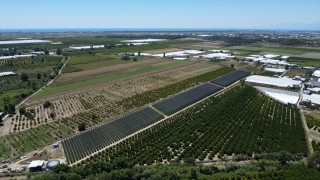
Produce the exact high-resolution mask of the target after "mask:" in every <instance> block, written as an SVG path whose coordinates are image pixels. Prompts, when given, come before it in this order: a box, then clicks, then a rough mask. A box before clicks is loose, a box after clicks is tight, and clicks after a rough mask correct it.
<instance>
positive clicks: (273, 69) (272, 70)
mask: <svg viewBox="0 0 320 180" xmlns="http://www.w3.org/2000/svg"><path fill="white" fill-rule="evenodd" d="M264 70H266V71H271V72H280V73H282V72H284V71H286V70H285V69H281V68H264Z"/></svg>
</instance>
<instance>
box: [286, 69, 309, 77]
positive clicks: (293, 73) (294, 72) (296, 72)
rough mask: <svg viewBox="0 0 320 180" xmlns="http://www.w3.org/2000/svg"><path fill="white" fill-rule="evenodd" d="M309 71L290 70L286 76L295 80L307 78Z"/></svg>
mask: <svg viewBox="0 0 320 180" xmlns="http://www.w3.org/2000/svg"><path fill="white" fill-rule="evenodd" d="M306 72H307V70H306V69H299V68H290V69H289V70H288V71H286V73H285V74H284V76H289V77H290V78H294V77H295V76H305V75H306Z"/></svg>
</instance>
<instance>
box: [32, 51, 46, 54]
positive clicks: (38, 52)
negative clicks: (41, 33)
mask: <svg viewBox="0 0 320 180" xmlns="http://www.w3.org/2000/svg"><path fill="white" fill-rule="evenodd" d="M31 54H44V51H34V52H31Z"/></svg>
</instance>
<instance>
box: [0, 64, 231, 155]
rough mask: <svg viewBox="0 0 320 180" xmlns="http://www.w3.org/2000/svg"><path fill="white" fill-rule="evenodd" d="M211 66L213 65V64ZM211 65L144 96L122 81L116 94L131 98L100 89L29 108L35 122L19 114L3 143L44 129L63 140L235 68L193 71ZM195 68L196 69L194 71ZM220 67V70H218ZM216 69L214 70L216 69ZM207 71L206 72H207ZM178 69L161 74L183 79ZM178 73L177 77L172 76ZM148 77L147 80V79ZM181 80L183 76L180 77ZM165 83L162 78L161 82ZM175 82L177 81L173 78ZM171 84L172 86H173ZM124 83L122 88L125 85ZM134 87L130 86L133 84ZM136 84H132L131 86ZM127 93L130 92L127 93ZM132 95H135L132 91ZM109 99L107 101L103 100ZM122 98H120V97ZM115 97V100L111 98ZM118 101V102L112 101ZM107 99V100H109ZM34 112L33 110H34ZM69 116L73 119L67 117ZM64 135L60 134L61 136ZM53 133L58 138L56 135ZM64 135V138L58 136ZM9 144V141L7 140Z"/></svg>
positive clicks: (12, 150)
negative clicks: (79, 129)
mask: <svg viewBox="0 0 320 180" xmlns="http://www.w3.org/2000/svg"><path fill="white" fill-rule="evenodd" d="M210 64H211V63H210ZM207 66H208V64H207V63H205V64H201V63H197V64H195V65H193V66H192V67H191V66H187V67H185V68H182V69H180V71H181V72H184V71H186V72H188V73H186V74H185V73H184V74H180V76H183V77H184V78H185V76H188V75H189V76H190V75H192V76H191V77H189V78H187V79H184V80H182V79H179V81H175V83H173V84H169V85H164V84H165V83H163V81H162V83H161V82H156V83H157V84H158V85H157V86H153V88H154V87H157V88H156V89H153V90H149V91H144V92H143V91H142V92H141V93H138V94H135V93H136V91H135V90H136V89H133V88H132V87H131V88H128V86H124V85H128V82H127V81H124V82H122V83H121V82H119V84H117V85H115V84H112V86H110V87H112V88H116V89H114V90H113V92H117V91H120V90H122V92H120V93H122V94H128V93H129V94H130V90H133V92H134V93H133V94H131V96H129V97H127V98H123V97H122V98H119V97H116V95H115V94H111V93H110V92H109V91H107V90H106V89H100V90H98V91H94V92H90V93H84V94H80V95H77V96H75V97H71V96H69V97H67V98H66V97H65V98H62V99H57V100H55V101H51V106H50V107H48V108H44V107H43V104H40V105H34V106H28V108H27V109H26V111H27V112H30V113H32V114H33V115H34V119H33V120H31V119H27V118H26V117H24V116H23V115H22V116H21V115H20V114H19V113H18V114H17V115H15V116H13V117H12V122H13V126H12V129H11V130H12V132H16V133H13V134H11V135H7V136H3V137H1V138H0V140H2V141H3V142H4V141H6V139H8V138H10V137H11V136H12V135H14V134H17V133H18V134H20V133H21V134H22V135H23V136H24V137H26V138H31V137H32V134H34V131H35V129H37V128H42V127H49V128H48V129H47V130H46V131H44V132H48V133H47V134H49V135H50V136H52V137H53V139H54V140H56V141H57V140H59V139H61V138H62V137H65V136H71V135H72V134H74V133H75V132H77V130H78V129H77V128H78V124H79V123H85V124H86V127H87V128H90V127H93V126H95V125H97V124H100V123H103V122H107V121H110V120H111V119H114V118H116V117H119V116H120V115H123V114H127V113H129V112H132V111H133V110H135V109H137V108H140V107H142V106H144V105H146V104H148V103H153V102H155V101H157V100H160V99H162V98H166V97H168V96H170V95H173V94H176V93H178V92H181V91H183V90H185V89H188V88H190V87H193V86H195V85H198V84H199V83H203V82H207V81H209V80H211V79H214V78H216V77H219V76H221V75H224V74H227V73H229V72H231V71H232V69H231V68H228V67H223V68H220V67H221V66H217V65H213V64H212V66H211V67H210V68H209V70H211V71H209V72H207V73H203V72H202V73H203V74H201V75H197V76H194V75H195V74H194V73H192V70H193V71H195V72H197V73H198V72H199V69H198V68H199V67H207ZM194 68H195V69H194ZM217 68H219V69H217ZM212 69H214V70H212ZM203 70H204V69H203ZM177 72H179V71H177V69H175V70H172V71H171V70H170V71H166V72H165V73H163V74H159V76H161V77H162V76H163V75H164V74H167V75H168V76H170V75H172V76H171V77H172V78H173V77H179V76H177ZM171 73H174V74H175V75H173V74H171ZM144 78H146V77H145V76H144ZM180 78H181V77H180ZM156 79H157V78H156V77H155V76H153V79H152V81H154V80H156ZM160 80H161V79H160ZM170 80H171V81H172V82H173V80H174V79H170ZM129 82H131V83H133V84H135V83H136V82H143V83H145V82H146V79H140V80H139V81H129ZM172 82H171V83H172ZM121 84H122V85H121ZM129 85H130V83H129ZM131 85H132V84H131ZM125 92H127V93H125ZM98 93H103V95H100V96H97V94H98ZM131 93H132V92H131ZM103 96H104V97H105V99H104V98H103ZM118 96H120V95H118ZM110 97H111V98H110ZM112 98H114V99H112ZM106 99H107V100H106ZM32 109H33V110H32ZM51 113H53V114H54V116H51ZM66 116H69V117H66ZM61 128H62V129H64V130H63V131H64V132H65V133H66V134H65V135H64V133H61V132H60V131H62V129H61ZM59 132H60V133H59ZM52 133H54V134H56V135H52ZM59 134H61V136H58V135H59ZM6 142H7V141H6ZM51 142H52V141H48V140H47V139H46V136H38V137H37V143H38V144H50V143H51ZM2 148H4V149H6V151H5V152H6V153H4V154H3V156H1V157H2V158H3V157H9V155H11V156H12V155H13V154H15V155H17V154H18V153H19V154H20V153H23V152H26V151H28V150H31V149H30V148H28V147H25V145H23V144H21V145H20V148H21V149H23V151H22V150H20V151H19V150H18V149H15V148H14V146H13V143H6V144H5V146H3V147H2Z"/></svg>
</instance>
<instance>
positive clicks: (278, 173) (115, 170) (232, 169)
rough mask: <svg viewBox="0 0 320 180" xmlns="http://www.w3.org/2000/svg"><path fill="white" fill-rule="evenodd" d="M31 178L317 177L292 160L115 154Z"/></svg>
mask: <svg viewBox="0 0 320 180" xmlns="http://www.w3.org/2000/svg"><path fill="white" fill-rule="evenodd" d="M31 175H32V174H29V178H32V179H33V180H57V179H66V180H71V179H72V180H81V179H94V180H144V179H155V180H162V179H170V180H180V179H202V180H209V179H217V180H226V179H257V180H260V179H261V180H269V179H299V180H304V179H306V180H307V179H308V180H310V179H314V180H316V179H319V176H320V172H319V169H316V168H309V167H307V166H306V165H304V164H301V163H295V164H289V165H281V164H277V163H276V162H272V161H269V162H268V161H264V162H250V163H245V164H243V165H240V164H236V163H233V162H226V163H221V165H220V167H219V168H218V167H217V166H216V165H214V164H211V165H194V164H170V165H167V164H156V165H155V166H145V167H140V166H138V167H137V166H133V165H132V164H130V163H128V162H127V160H126V159H123V158H117V159H115V160H114V161H113V162H110V163H109V162H101V161H97V162H90V163H88V164H86V165H80V166H72V167H68V166H66V165H64V164H60V165H58V166H56V167H54V168H53V170H52V171H47V172H45V173H42V174H39V175H35V176H34V177H32V176H31Z"/></svg>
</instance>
